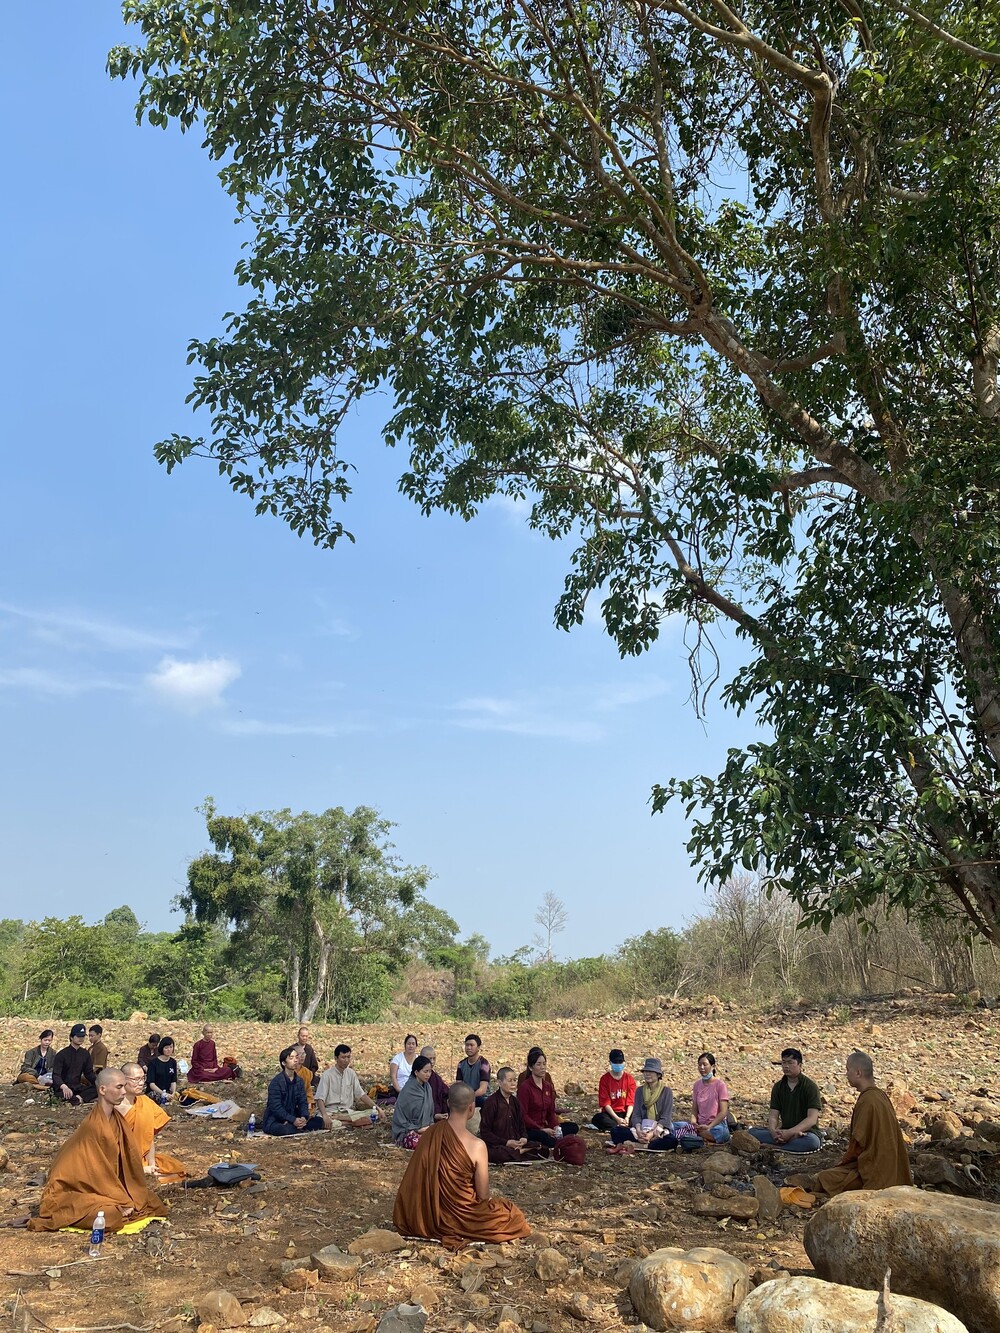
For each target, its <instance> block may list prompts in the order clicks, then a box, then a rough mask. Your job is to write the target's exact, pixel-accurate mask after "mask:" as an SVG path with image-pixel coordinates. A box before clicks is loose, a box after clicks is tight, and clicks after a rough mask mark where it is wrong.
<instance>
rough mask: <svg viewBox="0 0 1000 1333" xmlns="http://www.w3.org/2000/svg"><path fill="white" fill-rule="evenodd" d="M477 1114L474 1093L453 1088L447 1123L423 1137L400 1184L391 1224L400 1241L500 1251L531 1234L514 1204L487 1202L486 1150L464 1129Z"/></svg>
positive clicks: (437, 1124) (464, 1086)
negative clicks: (479, 1245)
mask: <svg viewBox="0 0 1000 1333" xmlns="http://www.w3.org/2000/svg"><path fill="white" fill-rule="evenodd" d="M475 1111H476V1098H475V1092H474V1090H473V1089H472V1088H470V1087H469V1085H468V1084H467V1083H453V1084H452V1085H451V1087H450V1088H449V1089H448V1119H447V1120H438V1121H436V1122H435V1123H434V1124H433V1125H431V1127H430V1128H429V1129H427V1130H426V1131H425V1132H424V1133H423V1134H421V1136H420V1142H419V1143H418V1145H417V1147H416V1148H415V1149H414V1152H413V1156H412V1157H411V1158H410V1162H409V1165H408V1166H407V1168H406V1171H405V1173H404V1175H403V1179H402V1180H401V1181H400V1182H399V1190H398V1191H397V1193H396V1203H395V1206H394V1207H393V1210H392V1220H393V1223H394V1225H395V1227H396V1229H397V1230H398V1231H401V1232H402V1233H403V1235H404V1236H424V1237H426V1238H427V1239H434V1240H439V1241H441V1243H442V1245H444V1246H446V1247H447V1248H448V1249H450V1250H458V1249H461V1247H462V1246H463V1245H467V1244H468V1243H469V1241H472V1240H481V1241H486V1242H487V1243H488V1244H490V1245H499V1244H500V1243H501V1242H502V1241H505V1240H517V1238H518V1237H519V1236H527V1235H528V1234H529V1233H530V1231H531V1228H530V1227H529V1226H528V1223H527V1222H526V1221H525V1217H524V1214H523V1213H522V1212H521V1210H520V1208H518V1207H517V1206H516V1204H513V1203H511V1202H510V1201H509V1200H508V1199H494V1198H491V1197H490V1175H489V1162H488V1159H487V1155H486V1144H485V1143H484V1142H483V1141H482V1139H478V1138H476V1136H475V1135H474V1134H470V1133H469V1128H468V1125H469V1121H470V1120H471V1119H472V1117H473V1115H474V1114H475Z"/></svg>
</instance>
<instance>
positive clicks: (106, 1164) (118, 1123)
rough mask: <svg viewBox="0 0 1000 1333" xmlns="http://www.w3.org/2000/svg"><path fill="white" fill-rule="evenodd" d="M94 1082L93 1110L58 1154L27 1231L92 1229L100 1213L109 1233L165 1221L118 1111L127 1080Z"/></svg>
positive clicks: (117, 1073)
mask: <svg viewBox="0 0 1000 1333" xmlns="http://www.w3.org/2000/svg"><path fill="white" fill-rule="evenodd" d="M96 1081H97V1105H96V1106H94V1107H93V1108H92V1109H91V1111H90V1113H89V1115H88V1116H87V1117H86V1118H85V1119H84V1121H83V1123H82V1124H81V1125H79V1126H78V1128H77V1129H76V1130H74V1132H73V1133H72V1134H71V1135H70V1137H69V1138H68V1139H67V1140H66V1142H65V1143H64V1144H63V1146H62V1147H61V1148H60V1149H59V1151H58V1153H57V1154H56V1159H55V1161H54V1162H53V1163H52V1168H51V1170H50V1171H49V1178H48V1180H47V1181H46V1184H45V1189H44V1190H43V1191H42V1201H41V1204H40V1205H39V1209H38V1216H37V1217H32V1218H29V1219H28V1230H29V1231H58V1230H59V1229H60V1228H61V1227H91V1226H93V1224H94V1218H95V1217H96V1216H97V1214H98V1213H99V1212H101V1211H102V1210H103V1212H104V1224H105V1228H106V1230H108V1231H120V1230H121V1228H122V1227H123V1226H124V1225H125V1223H126V1222H129V1221H134V1220H138V1219H139V1218H142V1217H150V1216H152V1215H155V1216H160V1217H162V1216H163V1215H164V1214H163V1205H162V1203H161V1202H160V1200H159V1199H158V1198H157V1197H156V1195H155V1194H153V1193H152V1191H151V1190H150V1188H149V1186H148V1185H147V1184H146V1176H145V1173H144V1172H143V1169H142V1157H141V1155H140V1153H139V1149H138V1147H137V1146H136V1142H135V1139H134V1138H133V1137H132V1131H131V1130H130V1129H129V1127H128V1125H127V1124H126V1123H125V1120H124V1117H123V1116H120V1115H119V1114H118V1112H117V1110H116V1107H118V1106H119V1105H120V1103H121V1101H122V1099H123V1098H124V1096H125V1075H124V1074H123V1073H122V1071H121V1070H120V1069H102V1070H101V1072H100V1073H99V1074H98V1075H97V1078H96Z"/></svg>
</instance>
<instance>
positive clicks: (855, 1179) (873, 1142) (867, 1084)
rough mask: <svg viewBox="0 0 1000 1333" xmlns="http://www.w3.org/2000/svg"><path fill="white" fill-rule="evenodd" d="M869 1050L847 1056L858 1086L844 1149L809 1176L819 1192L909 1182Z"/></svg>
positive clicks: (902, 1149)
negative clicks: (830, 1163)
mask: <svg viewBox="0 0 1000 1333" xmlns="http://www.w3.org/2000/svg"><path fill="white" fill-rule="evenodd" d="M874 1075H875V1071H874V1069H873V1067H872V1061H871V1056H868V1055H865V1054H864V1052H863V1051H853V1052H852V1053H851V1054H850V1055H849V1056H848V1057H847V1081H848V1083H850V1085H851V1087H852V1088H856V1089H857V1091H858V1094H859V1095H858V1100H857V1101H856V1102H855V1104H854V1113H853V1115H852V1116H851V1130H850V1137H849V1141H848V1144H847V1152H846V1153H845V1154H844V1156H843V1157H842V1158H841V1159H840V1161H839V1162H838V1163H837V1165H836V1166H832V1167H830V1169H829V1170H828V1171H820V1172H818V1173H817V1174H816V1175H815V1176H813V1177H812V1181H811V1188H813V1189H814V1190H816V1191H817V1192H818V1193H822V1194H829V1195H834V1194H843V1193H844V1192H845V1190H884V1189H889V1188H890V1186H892V1185H912V1184H913V1176H912V1174H911V1172H910V1159H909V1158H908V1157H907V1155H906V1144H905V1143H904V1142H903V1135H902V1132H901V1131H900V1128H899V1121H898V1120H897V1119H896V1112H895V1111H894V1110H893V1107H892V1102H890V1101H889V1098H888V1097H887V1096H886V1095H885V1093H884V1092H883V1091H882V1089H881V1088H879V1087H877V1086H876V1084H875V1077H874Z"/></svg>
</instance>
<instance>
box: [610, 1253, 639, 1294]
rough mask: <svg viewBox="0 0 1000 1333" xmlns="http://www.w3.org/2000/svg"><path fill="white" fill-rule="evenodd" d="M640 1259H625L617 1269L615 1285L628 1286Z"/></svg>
mask: <svg viewBox="0 0 1000 1333" xmlns="http://www.w3.org/2000/svg"><path fill="white" fill-rule="evenodd" d="M638 1263H639V1260H638V1259H623V1260H622V1262H621V1263H620V1264H619V1265H618V1267H617V1268H616V1269H615V1285H616V1286H618V1287H627V1286H628V1284H629V1283H630V1282H631V1281H632V1274H633V1273H634V1272H635V1270H636V1266H637V1265H638Z"/></svg>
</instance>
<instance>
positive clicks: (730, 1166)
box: [701, 1136, 757, 1176]
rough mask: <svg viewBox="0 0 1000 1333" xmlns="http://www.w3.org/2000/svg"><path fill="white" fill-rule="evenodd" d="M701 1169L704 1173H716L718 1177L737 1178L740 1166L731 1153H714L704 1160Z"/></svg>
mask: <svg viewBox="0 0 1000 1333" xmlns="http://www.w3.org/2000/svg"><path fill="white" fill-rule="evenodd" d="M751 1137H752V1136H751ZM756 1142H757V1140H756V1139H754V1143H756ZM701 1167H702V1169H703V1170H704V1171H714V1172H715V1174H716V1175H718V1176H735V1175H736V1173H737V1171H739V1169H740V1164H739V1162H738V1160H737V1159H736V1158H735V1157H734V1156H733V1154H732V1153H731V1152H713V1153H710V1154H709V1156H708V1157H706V1158H705V1159H704V1161H703V1162H702V1163H701Z"/></svg>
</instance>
